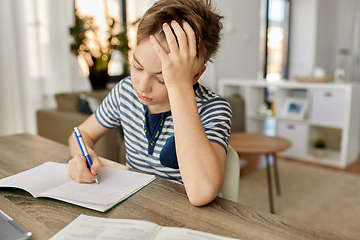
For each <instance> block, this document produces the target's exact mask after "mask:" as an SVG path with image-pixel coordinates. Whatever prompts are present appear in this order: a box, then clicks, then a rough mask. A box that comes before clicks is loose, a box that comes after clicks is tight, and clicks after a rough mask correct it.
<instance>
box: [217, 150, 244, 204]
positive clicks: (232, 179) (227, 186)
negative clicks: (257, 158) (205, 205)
mask: <svg viewBox="0 0 360 240" xmlns="http://www.w3.org/2000/svg"><path fill="white" fill-rule="evenodd" d="M239 182H240V159H239V155H238V154H237V152H236V151H235V150H234V149H233V148H232V147H231V146H230V145H229V147H228V152H227V155H226V167H225V178H224V183H223V185H222V187H221V190H220V193H219V195H220V196H221V197H223V198H226V199H229V200H231V201H234V202H237V200H238V194H239Z"/></svg>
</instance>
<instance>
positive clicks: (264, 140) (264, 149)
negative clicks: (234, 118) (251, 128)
mask: <svg viewBox="0 0 360 240" xmlns="http://www.w3.org/2000/svg"><path fill="white" fill-rule="evenodd" d="M229 144H230V146H231V147H233V148H234V149H235V151H236V152H238V153H240V154H272V153H277V152H280V151H283V150H285V149H287V148H289V147H290V146H291V142H290V141H288V140H286V139H284V138H280V137H269V136H266V135H264V134H258V133H245V132H234V133H231V135H230V138H229Z"/></svg>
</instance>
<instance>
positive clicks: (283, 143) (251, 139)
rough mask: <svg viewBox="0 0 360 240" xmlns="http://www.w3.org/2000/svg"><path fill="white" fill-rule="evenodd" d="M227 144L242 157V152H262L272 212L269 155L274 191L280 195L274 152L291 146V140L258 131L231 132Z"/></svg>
mask: <svg viewBox="0 0 360 240" xmlns="http://www.w3.org/2000/svg"><path fill="white" fill-rule="evenodd" d="M229 145H230V146H231V147H232V148H233V149H235V151H236V152H237V153H238V154H239V157H240V158H242V156H243V155H244V154H261V155H262V154H264V155H265V157H266V172H267V182H268V190H269V203H270V212H271V213H274V203H273V194H272V182H271V169H270V165H271V164H270V155H271V156H273V158H274V166H273V168H274V177H275V183H276V192H277V194H278V195H280V194H281V193H280V182H279V174H278V169H277V162H276V153H277V152H280V151H283V150H286V149H287V148H289V147H290V146H291V142H290V141H288V140H286V139H284V138H280V137H270V136H266V135H264V134H258V133H245V132H233V133H231V135H230V138H229Z"/></svg>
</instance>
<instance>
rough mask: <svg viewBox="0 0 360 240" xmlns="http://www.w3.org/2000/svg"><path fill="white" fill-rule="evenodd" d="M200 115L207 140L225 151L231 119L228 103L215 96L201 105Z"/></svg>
mask: <svg viewBox="0 0 360 240" xmlns="http://www.w3.org/2000/svg"><path fill="white" fill-rule="evenodd" d="M200 117H201V121H202V124H203V127H204V129H205V133H206V135H207V137H208V139H209V141H210V142H215V143H217V144H219V145H220V146H222V147H223V148H224V149H225V150H226V151H227V147H228V144H229V137H230V133H231V119H232V111H231V107H230V104H229V103H228V102H227V101H226V100H225V99H224V98H222V97H216V98H214V99H212V100H210V101H209V102H208V103H207V104H206V106H204V107H203V109H202V111H201V113H200Z"/></svg>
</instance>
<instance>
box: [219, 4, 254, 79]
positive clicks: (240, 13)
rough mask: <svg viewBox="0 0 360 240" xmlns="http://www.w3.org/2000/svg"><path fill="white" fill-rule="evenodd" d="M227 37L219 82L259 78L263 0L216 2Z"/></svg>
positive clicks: (221, 51) (222, 52)
mask: <svg viewBox="0 0 360 240" xmlns="http://www.w3.org/2000/svg"><path fill="white" fill-rule="evenodd" d="M214 2H215V3H216V4H217V6H218V8H219V9H220V12H221V14H222V15H223V16H224V19H223V23H224V35H223V39H222V42H221V47H220V49H219V52H218V55H217V58H216V60H215V62H214V64H215V75H216V79H221V78H250V79H256V78H257V73H258V71H259V69H260V65H259V63H260V60H259V56H260V52H259V46H260V2H261V1H260V0H237V1H232V0H216V1H214Z"/></svg>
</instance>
